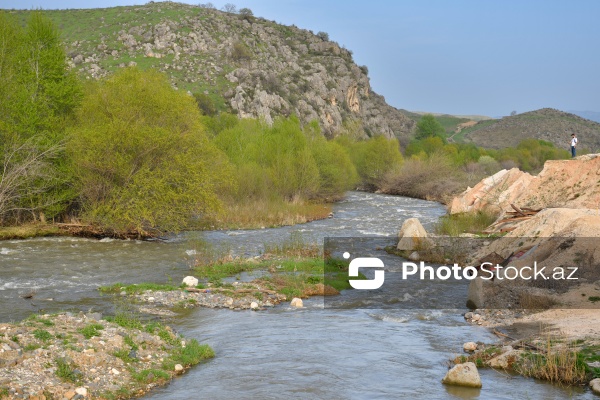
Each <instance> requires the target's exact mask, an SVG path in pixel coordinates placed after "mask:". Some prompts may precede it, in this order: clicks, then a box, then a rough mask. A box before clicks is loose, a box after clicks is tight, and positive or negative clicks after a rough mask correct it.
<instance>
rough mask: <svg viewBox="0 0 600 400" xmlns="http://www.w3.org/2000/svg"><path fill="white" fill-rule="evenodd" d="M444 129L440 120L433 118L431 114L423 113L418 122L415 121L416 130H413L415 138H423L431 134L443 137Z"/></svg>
mask: <svg viewBox="0 0 600 400" xmlns="http://www.w3.org/2000/svg"><path fill="white" fill-rule="evenodd" d="M445 132H446V130H445V129H444V127H443V126H442V124H440V122H439V121H438V120H437V119H435V117H434V116H433V114H425V115H423V116H422V117H421V119H420V120H419V122H417V126H416V130H415V138H416V139H417V140H421V139H425V138H428V137H432V136H439V137H441V138H443V137H444V136H445Z"/></svg>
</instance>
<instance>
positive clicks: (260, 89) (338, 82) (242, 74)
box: [48, 2, 415, 143]
mask: <svg viewBox="0 0 600 400" xmlns="http://www.w3.org/2000/svg"><path fill="white" fill-rule="evenodd" d="M99 15H101V16H102V18H98V16H99ZM48 17H49V18H51V19H56V21H57V25H59V26H61V27H63V31H62V33H63V35H64V40H65V44H66V47H67V52H68V54H69V57H70V61H71V65H72V67H73V68H74V69H75V70H76V71H77V72H78V73H79V74H81V75H82V76H84V77H86V78H92V79H98V78H102V77H104V76H107V75H109V74H111V73H112V72H113V71H115V70H116V69H118V68H123V67H126V66H127V65H131V64H132V63H135V64H137V66H138V67H139V68H142V69H146V68H155V69H158V70H160V71H162V72H164V73H165V74H167V75H168V76H169V78H170V80H171V83H172V85H173V86H174V87H175V88H178V89H181V90H185V91H189V92H190V93H194V94H196V93H200V94H204V95H206V96H208V97H209V98H210V99H211V100H213V102H214V103H215V104H216V105H217V107H219V108H220V109H230V110H231V111H233V112H234V113H236V114H238V115H239V116H240V117H256V118H263V119H264V120H265V121H267V122H271V121H272V120H273V118H275V117H276V116H279V115H284V116H287V115H290V114H295V115H297V116H298V117H299V118H300V120H301V121H302V122H303V123H308V122H310V121H312V120H317V121H319V123H320V125H321V128H322V131H323V133H324V134H326V135H328V136H333V135H335V134H337V133H338V132H340V130H342V129H345V130H347V131H350V132H351V133H352V134H358V135H359V136H360V135H362V136H364V137H366V136H372V135H374V134H383V135H385V136H387V137H394V136H395V137H398V138H399V139H401V141H402V142H403V143H407V142H408V139H409V136H410V134H411V132H412V130H413V127H414V125H415V123H414V121H413V120H411V119H410V118H408V117H407V116H405V115H404V114H403V113H402V112H401V111H400V110H397V109H395V108H393V107H391V106H389V105H388V104H387V103H386V102H385V99H384V98H383V97H382V96H380V95H378V94H376V93H375V92H373V90H372V89H371V86H370V83H369V77H368V75H367V73H368V70H367V68H366V67H364V66H362V67H361V66H358V65H356V64H355V63H354V61H353V59H352V52H351V51H350V50H348V49H346V48H344V47H343V46H340V45H339V44H338V43H336V42H333V41H329V40H326V39H328V38H327V37H326V36H324V35H315V34H314V33H313V32H312V31H308V30H305V29H300V28H298V27H296V26H293V25H292V26H285V25H280V24H277V23H275V22H273V21H268V20H266V19H263V18H244V17H243V16H241V15H238V14H235V13H227V12H222V11H219V10H216V9H214V8H211V7H206V6H204V7H202V6H193V5H188V4H181V3H176V2H148V3H147V4H145V5H143V6H131V7H118V8H114V9H110V10H91V11H90V10H61V11H53V12H51V13H48ZM80 26H87V27H89V29H86V30H81V29H79V28H78V27H80ZM74 27H77V28H74Z"/></svg>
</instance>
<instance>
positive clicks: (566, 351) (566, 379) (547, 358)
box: [515, 340, 587, 385]
mask: <svg viewBox="0 0 600 400" xmlns="http://www.w3.org/2000/svg"><path fill="white" fill-rule="evenodd" d="M515 370H516V371H517V372H518V373H519V374H521V375H523V376H528V377H533V378H537V379H543V380H546V381H549V382H556V383H563V384H567V385H575V384H581V383H584V382H586V381H587V376H586V365H585V363H584V362H583V360H582V358H581V356H579V355H578V352H577V351H575V349H574V348H573V347H572V346H570V345H561V344H557V343H552V341H551V340H548V341H547V344H546V348H545V351H543V352H541V353H527V354H525V356H524V357H523V358H522V359H521V360H520V361H519V362H518V363H517V364H516V365H515Z"/></svg>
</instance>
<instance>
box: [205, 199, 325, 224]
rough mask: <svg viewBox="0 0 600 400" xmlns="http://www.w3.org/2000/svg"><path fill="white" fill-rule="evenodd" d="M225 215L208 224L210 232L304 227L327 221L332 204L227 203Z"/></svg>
mask: <svg viewBox="0 0 600 400" xmlns="http://www.w3.org/2000/svg"><path fill="white" fill-rule="evenodd" d="M224 208H225V212H223V213H222V215H221V216H220V217H219V218H218V219H215V220H212V221H209V222H207V223H206V225H207V226H206V227H210V228H211V229H260V228H265V227H269V228H272V227H277V226H286V225H296V224H303V223H306V222H310V221H314V220H318V219H325V218H327V217H328V216H329V214H330V213H331V205H329V204H319V203H311V202H304V201H297V202H288V201H284V200H281V199H275V200H270V199H261V200H251V201H247V202H225V204H224Z"/></svg>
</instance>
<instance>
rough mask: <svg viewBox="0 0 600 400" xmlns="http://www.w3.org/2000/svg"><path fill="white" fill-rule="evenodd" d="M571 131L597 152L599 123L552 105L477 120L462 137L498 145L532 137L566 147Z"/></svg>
mask: <svg viewBox="0 0 600 400" xmlns="http://www.w3.org/2000/svg"><path fill="white" fill-rule="evenodd" d="M571 133H576V134H577V137H578V138H579V145H580V147H581V148H587V149H589V150H590V151H592V152H600V123H597V122H594V121H590V120H589V119H584V118H581V117H579V116H577V115H575V114H571V113H566V112H563V111H559V110H555V109H553V108H542V109H540V110H535V111H530V112H526V113H523V114H517V115H514V116H510V117H504V118H502V119H499V120H488V121H481V122H478V123H477V124H475V125H474V126H472V127H470V128H468V129H465V130H464V131H463V134H464V136H463V140H464V141H465V142H472V143H474V144H476V145H478V146H482V147H488V148H495V149H499V148H504V147H512V146H516V145H518V144H519V142H520V141H521V140H523V139H527V138H535V139H541V140H546V141H548V142H552V143H553V144H554V145H555V146H556V147H560V148H565V149H566V148H567V147H568V146H569V139H570V137H571Z"/></svg>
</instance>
